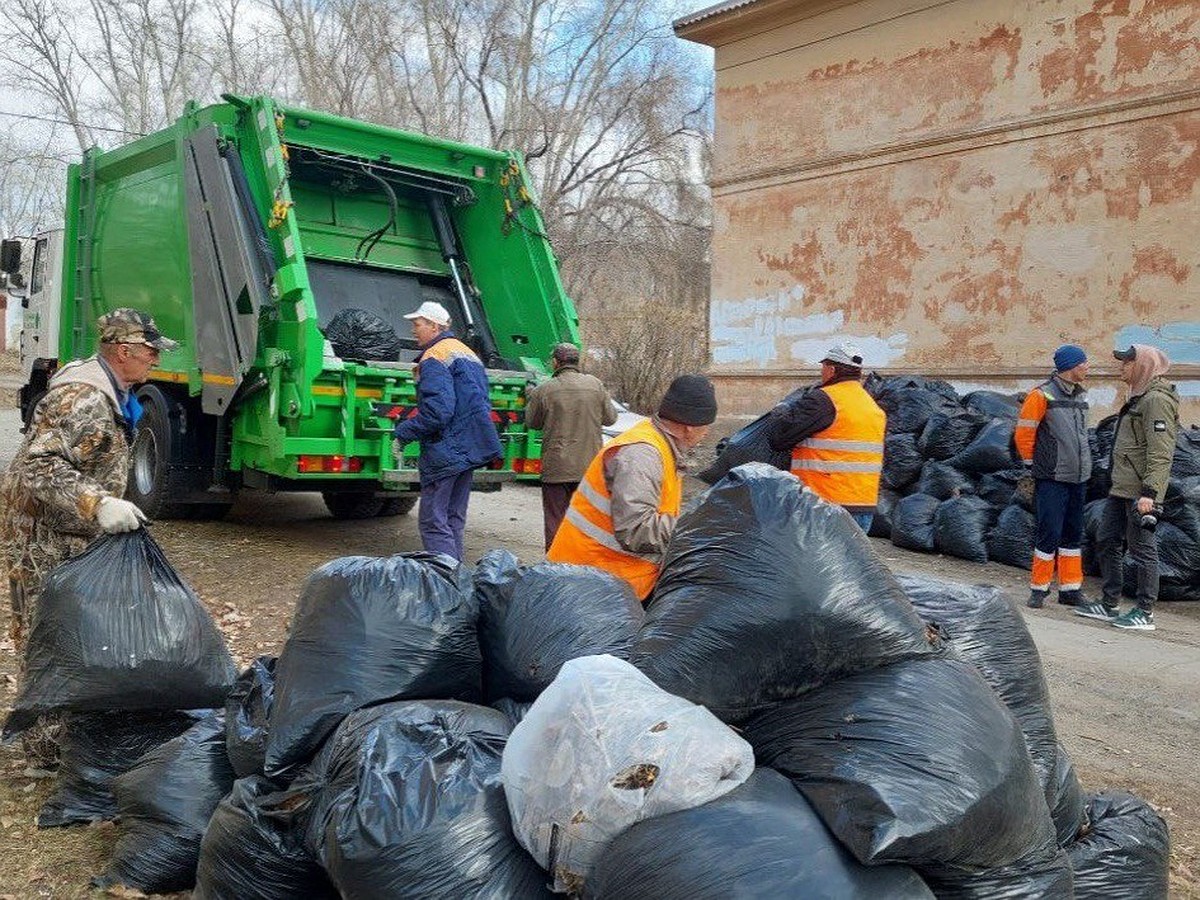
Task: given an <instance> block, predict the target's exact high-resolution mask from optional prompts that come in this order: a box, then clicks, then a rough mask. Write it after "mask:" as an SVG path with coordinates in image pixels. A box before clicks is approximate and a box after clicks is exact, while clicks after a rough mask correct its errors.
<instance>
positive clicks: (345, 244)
mask: <svg viewBox="0 0 1200 900" xmlns="http://www.w3.org/2000/svg"><path fill="white" fill-rule="evenodd" d="M223 101H224V102H222V103H219V104H216V105H213V106H208V107H204V108H200V107H197V106H196V105H194V104H189V105H188V106H187V108H186V109H185V110H184V112H183V115H182V116H181V117H180V118H179V119H178V120H177V122H176V123H175V124H174V125H172V126H170V127H168V128H166V129H164V130H162V131H160V132H157V133H155V134H152V135H148V136H146V137H143V138H140V139H138V140H136V141H134V142H132V143H130V144H127V145H125V146H123V147H119V148H116V149H114V150H110V151H105V152H101V151H98V150H94V149H93V150H90V151H88V152H87V153H85V154H84V156H83V159H82V161H81V162H79V163H78V164H74V165H72V166H70V167H69V170H68V177H67V192H66V217H65V228H64V229H63V230H61V231H56V232H47V233H45V234H41V235H37V236H36V238H35V239H34V240H33V241H32V242H31V243H32V247H30V246H29V245H30V242H25V245H24V246H25V247H26V248H28V249H31V250H32V253H33V264H32V268H31V271H32V275H31V277H30V279H29V290H28V295H27V297H26V298H25V299H24V300H23V305H24V306H25V319H24V321H25V327H24V330H23V331H22V336H21V353H22V363H23V371H24V374H25V379H26V383H25V386H24V387H23V388H22V390H21V407H22V411H23V413H24V414H25V415H26V416H28V415H29V414H30V413H31V411H32V409H33V406H34V405H35V404H36V402H37V400H38V399H39V398H40V396H41V394H42V393H43V392H44V391H45V386H46V382H47V381H48V380H49V377H50V376H51V375H52V374H53V372H54V371H55V370H56V369H57V368H58V367H59V366H60V365H62V364H63V363H65V362H67V361H69V360H71V359H73V358H78V357H82V356H87V355H90V354H92V353H94V352H95V351H96V345H97V340H96V337H97V336H96V332H95V321H96V318H97V317H98V316H99V315H101V314H102V313H104V312H106V311H108V310H111V309H115V308H118V307H122V306H131V307H134V308H137V309H140V310H144V311H145V312H148V313H150V314H151V315H152V316H154V318H155V320H156V321H157V323H158V324H159V327H160V328H161V329H162V330H163V332H164V333H165V334H167V335H169V336H170V337H172V338H175V339H176V340H179V341H180V342H181V346H180V348H179V349H177V350H174V351H171V352H168V353H164V354H163V356H162V359H161V362H160V365H159V367H158V368H157V369H156V370H155V371H154V372H153V373H152V375H151V380H150V382H148V383H147V384H146V385H144V386H143V387H141V388H140V389H139V392H138V396H139V399H140V400H141V402H142V405H143V408H144V414H143V418H142V421H141V422H140V423H139V425H138V428H137V432H136V435H135V439H134V445H133V448H132V457H133V463H132V471H131V477H130V484H129V489H128V494H127V496H128V497H129V499H131V500H133V501H134V502H136V503H138V504H139V505H141V506H142V507H143V508H144V509H145V510H146V511H147V513H149V514H150V515H152V516H160V517H161V516H189V517H201V516H211V515H219V514H221V513H222V512H223V511H224V510H225V509H227V508H228V507H229V505H230V504H231V503H232V500H233V497H234V494H235V492H236V491H238V490H240V489H244V488H254V489H260V490H267V491H293V490H299V491H320V492H321V493H322V495H323V496H324V499H325V502H326V505H327V506H328V507H329V509H330V511H331V512H332V513H333V514H334V515H335V516H338V517H343V518H362V517H366V516H375V515H389V514H397V513H401V512H405V511H407V510H408V509H409V508H411V506H412V505H413V504H414V503H415V498H416V491H417V490H418V476H417V470H416V458H417V454H418V447H417V445H416V444H411V445H408V446H406V447H403V448H393V441H392V437H391V434H392V427H393V424H394V421H395V419H396V418H397V417H399V416H408V415H412V414H414V412H415V407H416V380H415V372H414V368H415V361H416V359H417V357H418V356H419V353H420V348H419V347H418V346H417V345H416V343H415V341H414V340H413V338H412V337H411V333H410V330H409V327H408V322H406V321H405V320H404V318H403V317H404V315H405V314H406V313H410V312H412V311H414V310H415V309H417V307H419V306H420V305H421V303H422V302H424V301H426V300H436V301H437V302H439V303H441V304H442V305H443V306H445V307H446V308H447V309H448V310H449V311H450V312H451V316H452V326H453V328H454V330H455V333H456V334H457V336H458V337H459V338H460V339H461V340H463V341H464V342H465V343H467V344H468V345H469V346H471V347H472V349H474V351H475V352H476V353H477V354H478V355H479V357H480V359H481V360H482V361H483V363H484V365H485V367H486V368H487V371H488V379H489V385H490V394H491V403H492V418H493V422H494V424H495V426H496V428H497V430H498V432H499V434H500V438H501V444H502V446H503V448H504V457H503V459H502V460H500V461H498V462H497V463H496V464H495V467H494V468H492V469H488V470H480V471H478V472H477V473H476V477H475V486H476V487H477V488H480V489H495V488H498V487H499V485H500V484H501V483H502V482H503V481H506V480H512V479H514V478H518V477H524V478H536V477H537V473H538V472H539V471H540V463H539V459H540V440H539V436H538V435H537V434H536V433H530V432H527V431H526V429H525V426H524V416H523V412H524V392H525V388H526V387H527V385H528V384H529V383H530V381H531V380H533V379H535V378H539V377H542V376H544V375H545V368H544V365H545V364H544V361H545V360H546V359H547V358H548V357H549V355H550V353H551V351H552V349H553V346H554V344H555V343H557V342H559V341H573V342H577V341H578V319H577V317H576V314H575V310H574V306H573V305H572V303H571V301H570V300H569V298H568V297H567V296H566V294H565V293H564V291H563V288H562V283H561V281H560V278H559V274H558V269H557V264H556V260H555V259H554V256H553V253H552V251H551V248H550V244H549V241H548V239H547V237H546V234H545V231H544V225H543V222H542V219H541V215H540V212H539V210H538V208H537V206H536V203H535V202H534V197H533V194H532V191H531V189H530V187H529V186H528V182H527V177H526V173H525V169H524V164H523V162H522V160H521V158H520V156H519V155H518V154H515V153H511V152H504V151H498V150H490V149H486V148H482V147H473V146H469V145H465V144H458V143H453V142H450V141H443V140H439V139H436V138H431V137H427V136H424V135H416V134H411V133H408V132H403V131H398V130H396V129H391V128H385V127H382V126H378V125H373V124H370V123H365V122H359V121H354V120H350V119H344V118H340V117H337V116H333V115H329V114H325V113H319V112H314V111H309V110H302V109H298V108H293V107H287V106H282V105H279V104H276V103H275V102H274V101H273V100H271V99H270V98H267V97H237V96H232V95H226V96H225V97H224V98H223ZM11 263H12V260H11V259H9V260H8V262H7V263H6V268H7V267H11ZM335 332H336V334H335ZM327 336H331V337H335V338H336V339H337V341H338V343H337V345H336V346H335V343H334V341H333V340H330V339H328V337H327ZM381 338H382V340H381ZM381 348H382V349H381Z"/></svg>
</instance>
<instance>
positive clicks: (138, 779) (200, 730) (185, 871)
mask: <svg viewBox="0 0 1200 900" xmlns="http://www.w3.org/2000/svg"><path fill="white" fill-rule="evenodd" d="M233 780H234V776H233V769H232V768H230V766H229V759H228V757H227V756H226V755H225V714H224V713H223V712H218V713H214V714H213V715H211V716H209V717H208V718H206V719H201V720H200V721H199V722H197V723H196V724H195V725H193V726H192V727H191V728H189V729H188V730H187V731H185V732H184V733H183V734H181V735H180V736H179V737H177V738H174V739H172V740H170V741H167V743H165V744H163V745H162V746H160V747H157V748H155V749H154V750H151V751H150V752H149V753H147V754H146V755H145V756H143V757H142V758H141V760H140V761H139V762H138V764H137V765H136V766H134V767H133V768H132V769H130V770H129V771H128V772H126V773H125V774H124V775H119V776H117V777H116V778H114V779H113V794H114V795H115V796H116V798H117V812H118V816H119V819H118V824H117V827H118V831H119V837H118V838H117V846H116V848H115V849H114V850H113V858H112V861H111V862H110V863H109V865H108V871H106V872H105V873H104V874H103V875H102V876H100V877H99V878H97V879H95V881H94V882H93V883H94V884H95V885H96V886H97V887H110V886H112V885H117V884H120V885H125V886H126V887H132V888H137V889H138V890H140V891H145V892H146V893H148V894H167V893H171V892H172V891H185V890H188V889H189V888H190V887H191V886H192V885H193V884H195V883H196V862H197V860H198V859H199V857H200V840H201V838H203V837H204V830H205V829H206V828H207V827H208V820H209V819H210V818H211V817H212V814H213V810H215V809H216V808H217V804H218V803H220V802H221V798H222V797H224V796H225V795H226V794H227V793H228V792H229V789H230V788H231V787H233Z"/></svg>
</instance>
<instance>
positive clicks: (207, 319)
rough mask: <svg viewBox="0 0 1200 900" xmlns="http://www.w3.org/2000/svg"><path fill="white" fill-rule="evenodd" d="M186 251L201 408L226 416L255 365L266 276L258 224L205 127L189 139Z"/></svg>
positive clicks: (186, 147) (211, 132) (214, 135)
mask: <svg viewBox="0 0 1200 900" xmlns="http://www.w3.org/2000/svg"><path fill="white" fill-rule="evenodd" d="M183 143H184V189H185V191H186V196H187V224H188V249H189V256H190V259H191V267H192V309H193V315H194V317H195V318H194V326H195V335H196V347H195V355H196V362H197V364H198V365H199V367H200V370H201V372H202V373H203V388H202V392H201V395H200V399H201V406H202V408H203V410H204V412H206V413H210V414H213V415H222V414H224V413H225V412H226V411H227V410H228V409H229V404H230V401H231V400H232V399H233V396H234V394H235V393H236V392H237V389H238V387H239V386H240V385H241V383H242V378H243V376H244V375H245V373H246V371H247V370H248V369H249V368H250V366H251V364H252V363H253V362H254V356H255V348H256V346H257V343H258V315H259V310H260V309H261V307H262V306H263V304H264V303H266V302H267V300H268V298H269V294H268V276H269V273H268V272H266V271H265V270H264V265H263V259H262V254H261V252H260V250H259V247H258V246H257V244H256V240H255V229H254V223H252V222H248V221H247V220H246V212H245V210H244V208H243V207H242V205H241V204H240V203H239V202H238V196H237V191H236V189H235V186H234V182H233V177H232V175H231V173H230V170H229V164H228V162H227V161H226V160H225V159H223V158H222V156H221V153H220V149H219V147H218V146H217V130H216V128H215V127H214V126H211V125H210V126H208V127H207V128H203V129H201V130H200V131H197V132H196V133H194V134H192V135H189V136H188V137H186V138H185V139H184V142H183Z"/></svg>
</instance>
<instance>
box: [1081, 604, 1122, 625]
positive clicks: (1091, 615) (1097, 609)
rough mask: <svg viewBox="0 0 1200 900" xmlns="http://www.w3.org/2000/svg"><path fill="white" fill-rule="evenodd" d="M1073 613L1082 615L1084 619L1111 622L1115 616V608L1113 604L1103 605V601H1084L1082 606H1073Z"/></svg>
mask: <svg viewBox="0 0 1200 900" xmlns="http://www.w3.org/2000/svg"><path fill="white" fill-rule="evenodd" d="M1075 615H1077V616H1083V617H1084V618H1085V619H1099V620H1100V621H1101V622H1111V621H1112V620H1113V619H1115V618H1116V617H1117V609H1116V607H1113V606H1105V605H1104V604H1103V603H1085V604H1084V605H1083V606H1077V607H1075Z"/></svg>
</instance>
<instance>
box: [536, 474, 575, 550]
mask: <svg viewBox="0 0 1200 900" xmlns="http://www.w3.org/2000/svg"><path fill="white" fill-rule="evenodd" d="M577 487H579V482H578V481H563V482H559V483H557V484H546V482H544V481H543V482H542V522H543V524H544V527H545V530H546V549H547V550H549V549H550V545H551V544H552V543H554V536H555V535H556V534H558V526H559V525H561V524H562V520H563V516H565V515H566V514H567V507H568V506H570V505H571V495H572V494H574V493H575V488H577Z"/></svg>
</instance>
